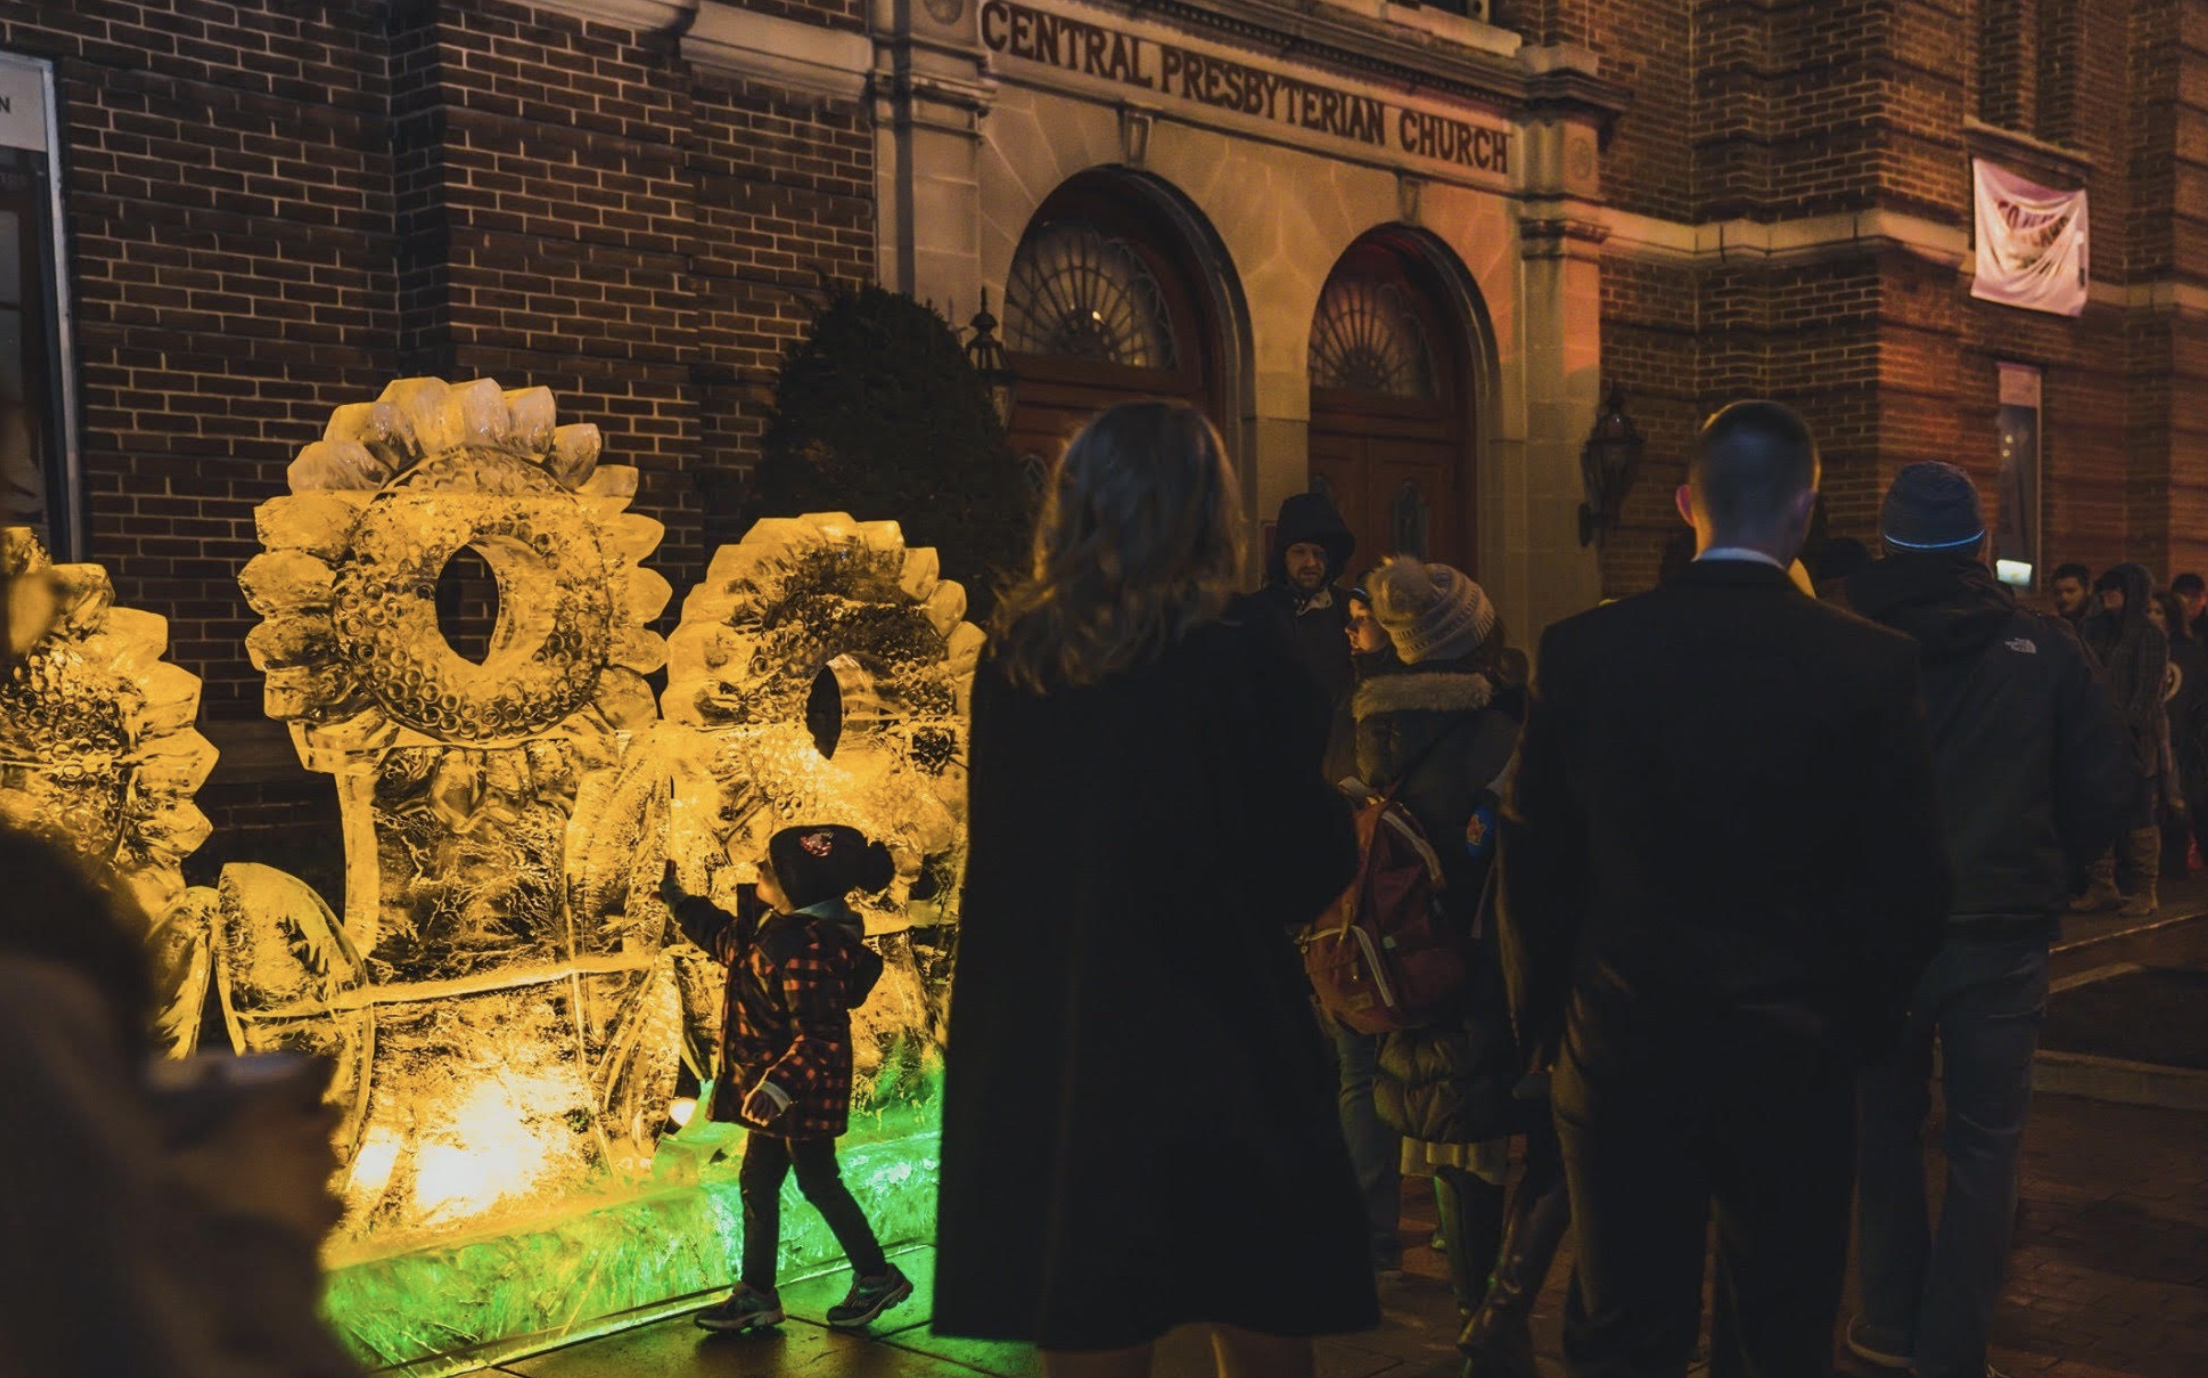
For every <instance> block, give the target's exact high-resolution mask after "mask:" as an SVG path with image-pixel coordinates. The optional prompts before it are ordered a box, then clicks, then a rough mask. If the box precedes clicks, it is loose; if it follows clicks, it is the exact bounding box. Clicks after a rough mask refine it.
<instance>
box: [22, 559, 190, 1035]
mask: <svg viewBox="0 0 2208 1378" xmlns="http://www.w3.org/2000/svg"><path fill="white" fill-rule="evenodd" d="M33 574H40V575H43V576H44V579H43V582H44V583H46V584H47V586H48V587H49V588H50V589H51V590H52V594H53V601H54V606H53V609H52V611H53V614H54V617H53V621H52V623H51V624H50V625H49V626H48V627H47V629H46V631H45V634H44V635H43V636H41V637H39V639H38V640H37V641H36V642H34V643H33V644H32V645H31V646H30V647H29V648H28V649H27V651H26V652H25V654H24V656H23V658H22V660H21V662H20V663H19V664H17V665H16V667H15V668H14V670H13V671H12V673H10V674H9V675H8V676H7V678H6V679H5V680H0V821H4V822H6V823H7V824H8V825H10V826H12V827H17V828H23V829H28V830H30V831H32V832H35V833H38V834H40V835H42V836H45V837H48V838H51V839H52V840H54V841H55V842H57V843H59V844H61V845H62V846H65V847H68V848H70V849H71V850H73V851H75V852H77V853H78V854H79V855H82V856H85V857H88V858H91V859H93V860H95V861H99V862H102V863H105V864H107V865H109V866H111V867H112V868H113V869H114V872H115V874H116V875H117V876H118V877H119V878H120V879H121V880H122V881H123V883H124V884H125V885H127V886H128V887H129V889H130V891H131V893H132V895H133V896H134V897H135V898H136V900H137V902H138V907H139V909H140V910H142V911H143V913H144V916H145V918H146V920H147V922H148V924H149V928H148V931H147V935H146V936H147V941H148V942H149V943H150V944H151V946H152V949H153V952H154V955H155V966H156V973H155V974H156V978H157V981H158V985H159V989H158V991H157V995H158V998H159V1001H160V1007H159V1010H158V1012H157V1026H156V1035H157V1037H158V1038H159V1039H160V1041H161V1042H162V1043H163V1044H164V1045H165V1046H168V1047H170V1048H172V1049H175V1050H177V1051H184V1050H187V1049H189V1048H190V1046H191V1044H192V1042H193V1040H194V1039H195V1038H196V1037H197V1035H198V1032H199V1010H200V1004H201V1001H202V1000H203V999H204V998H205V995H206V990H207V971H208V966H207V944H206V932H205V916H206V903H207V900H208V898H209V897H208V896H207V894H206V893H205V892H187V891H186V889H185V886H184V876H183V873H182V871H181V869H180V866H181V863H182V861H183V859H184V858H185V857H187V856H189V855H191V853H192V852H193V850H194V849H196V848H197V847H198V846H199V844H200V843H201V842H204V841H205V840H206V838H207V833H208V824H207V817H206V815H205V814H202V813H201V812H200V811H199V808H198V806H197V805H196V804H194V803H193V802H192V796H193V795H194V793H196V792H197V791H198V789H199V787H200V785H201V784H202V783H204V782H205V781H206V779H207V774H208V772H209V771H211V770H213V769H214V765H215V748H214V746H213V745H212V744H211V743H209V742H208V741H207V739H206V738H205V737H202V736H200V735H199V733H198V732H197V731H196V730H195V729H194V728H193V723H194V722H195V721H196V720H197V718H198V716H199V677H198V676H196V675H193V674H190V673H188V672H186V671H185V670H184V669H182V668H181V667H179V666H176V665H172V664H170V663H169V662H168V661H166V660H164V659H163V658H162V657H163V655H164V654H165V653H166V651H167V649H168V637H169V628H168V622H167V620H166V619H165V618H161V617H158V616H156V615H154V614H153V613H150V612H141V611H139V610H138V609H136V608H119V607H116V606H115V589H114V586H113V584H112V583H111V582H110V581H109V579H108V576H107V571H106V570H105V569H103V568H101V567H100V566H99V565H90V564H84V565H55V564H52V563H51V562H50V561H49V560H48V558H47V555H46V552H45V550H44V549H43V548H41V547H40V545H39V544H38V541H37V539H36V538H35V537H34V536H33V535H32V534H31V531H30V529H29V528H28V527H5V528H0V584H4V585H6V586H8V587H10V588H12V587H14V586H15V585H16V583H17V582H18V581H19V580H21V579H22V576H25V575H33Z"/></svg>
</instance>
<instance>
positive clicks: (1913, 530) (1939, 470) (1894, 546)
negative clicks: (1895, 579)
mask: <svg viewBox="0 0 2208 1378" xmlns="http://www.w3.org/2000/svg"><path fill="white" fill-rule="evenodd" d="M1878 534H1879V537H1880V538H1881V539H1882V540H1884V541H1885V542H1886V545H1887V548H1888V549H1890V550H1896V551H1900V552H1902V553H1904V554H1918V553H1950V554H1956V555H1960V554H1964V553H1966V552H1968V551H1970V550H1972V549H1973V548H1974V547H1976V546H1977V544H1978V543H1979V542H1980V541H1983V540H1984V539H1985V538H1986V517H1985V509H1984V508H1982V507H1981V506H1980V505H1979V503H1978V486H1977V485H1976V484H1974V483H1972V482H1971V481H1970V475H1968V474H1966V473H1964V472H1963V471H1962V470H1960V469H1958V468H1956V467H1955V466H1954V465H1952V464H1940V463H1936V462H1927V463H1923V464H1912V465H1910V466H1909V467H1908V468H1906V469H1904V470H1902V471H1901V472H1900V473H1899V474H1898V475H1896V476H1895V478H1894V486H1893V487H1892V488H1890V489H1888V490H1887V491H1886V504H1885V506H1883V507H1881V508H1880V509H1879V511H1878Z"/></svg>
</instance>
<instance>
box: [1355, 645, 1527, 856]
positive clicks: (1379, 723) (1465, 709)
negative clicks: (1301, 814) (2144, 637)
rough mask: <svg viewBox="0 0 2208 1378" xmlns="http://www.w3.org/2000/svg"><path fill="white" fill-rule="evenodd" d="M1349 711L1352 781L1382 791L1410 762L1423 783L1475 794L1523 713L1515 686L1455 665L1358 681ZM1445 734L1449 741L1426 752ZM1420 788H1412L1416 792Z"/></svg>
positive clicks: (1505, 752)
mask: <svg viewBox="0 0 2208 1378" xmlns="http://www.w3.org/2000/svg"><path fill="white" fill-rule="evenodd" d="M1349 711H1350V716H1351V717H1352V718H1354V719H1355V720H1356V727H1357V730H1356V743H1357V774H1358V778H1360V779H1362V780H1364V781H1365V782H1366V783H1367V784H1369V785H1372V786H1374V787H1375V788H1383V789H1384V788H1386V787H1387V786H1389V785H1392V784H1394V783H1395V782H1396V781H1397V780H1399V779H1401V778H1402V776H1403V774H1404V772H1405V771H1408V770H1410V769H1411V768H1412V767H1413V766H1414V765H1416V766H1418V775H1419V777H1420V779H1421V780H1422V781H1426V782H1428V783H1429V784H1431V785H1432V786H1433V787H1434V788H1437V789H1440V790H1441V792H1442V793H1444V794H1451V795H1453V794H1455V793H1456V792H1457V791H1458V788H1459V786H1462V787H1464V788H1465V789H1467V790H1471V791H1477V790H1479V789H1481V788H1483V787H1484V786H1486V785H1487V784H1488V782H1489V781H1491V780H1492V779H1494V777H1495V776H1497V775H1499V774H1500V773H1501V772H1502V768H1503V766H1504V765H1505V764H1506V763H1507V762H1508V761H1509V759H1510V750H1511V745H1512V744H1513V743H1514V742H1515V741H1516V740H1517V738H1518V720H1519V719H1520V718H1521V717H1523V716H1524V709H1523V707H1522V700H1521V697H1520V695H1519V692H1518V691H1517V690H1515V689H1511V688H1508V687H1507V686H1499V685H1497V684H1496V683H1495V681H1494V680H1492V679H1490V678H1488V676H1487V675H1485V674H1481V673H1477V672H1474V671H1472V670H1468V669H1466V668H1464V667H1463V666H1462V665H1461V664H1460V665H1458V666H1456V667H1455V668H1451V669H1441V670H1428V669H1423V668H1422V669H1415V670H1405V671H1402V672H1399V673H1397V674H1392V675H1376V676H1374V677H1373V678H1372V679H1369V680H1366V681H1365V682H1364V683H1363V684H1361V685H1359V686H1358V688H1357V692H1356V694H1355V695H1354V696H1353V697H1352V698H1351V699H1350V704H1349ZM1444 737H1448V738H1450V739H1451V740H1450V741H1448V742H1446V743H1442V744H1441V746H1440V747H1439V748H1438V751H1439V754H1438V755H1435V754H1432V751H1433V750H1435V749H1436V743H1439V742H1441V739H1442V738H1444ZM1421 761H1423V762H1424V764H1423V765H1421V764H1419V763H1420V762H1421ZM1460 776H1461V777H1462V778H1461V779H1460V778H1459V777H1460ZM1475 777H1476V778H1475ZM1426 788H1427V786H1426V785H1415V786H1414V790H1415V792H1418V793H1424V792H1425V790H1426ZM1468 800H1469V795H1467V797H1466V799H1465V800H1459V801H1457V803H1456V804H1452V805H1451V806H1450V807H1449V808H1447V809H1444V810H1443V812H1453V811H1455V809H1456V807H1457V805H1458V804H1461V805H1463V808H1464V811H1465V812H1467V813H1469V811H1470V805H1469V802H1468ZM1422 821H1424V820H1422ZM1463 822H1464V820H1463V819H1461V818H1460V819H1457V820H1456V822H1455V824H1454V825H1453V826H1457V827H1462V826H1463Z"/></svg>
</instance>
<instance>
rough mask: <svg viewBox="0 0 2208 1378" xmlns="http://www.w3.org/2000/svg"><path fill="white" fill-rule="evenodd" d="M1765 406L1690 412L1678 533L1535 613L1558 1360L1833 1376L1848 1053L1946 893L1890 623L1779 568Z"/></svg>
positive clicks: (1883, 1008)
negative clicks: (1713, 1288)
mask: <svg viewBox="0 0 2208 1378" xmlns="http://www.w3.org/2000/svg"><path fill="white" fill-rule="evenodd" d="M1816 486H1817V452H1816V446H1815V442H1814V441H1813V440H1812V439H1811V437H1810V434H1809V430H1808V427H1807V426H1806V425H1804V424H1803V422H1802V420H1801V418H1800V417H1799V416H1797V415H1795V414H1794V413H1793V412H1792V411H1790V410H1788V409H1787V408H1785V407H1783V406H1780V405H1778V404H1777V403H1772V402H1742V403H1737V404H1735V405H1733V406H1730V407H1727V408H1726V409H1725V410H1724V411H1721V412H1719V413H1718V414H1717V415H1716V416H1715V417H1713V418H1711V419H1710V421H1709V422H1708V423H1707V424H1706V425H1705V426H1704V427H1703V429H1702V432H1701V435H1700V436H1699V438H1698V440H1697V443H1696V446H1695V452H1694V455H1693V458H1692V461H1691V464H1690V466H1689V471H1688V482H1687V484H1686V485H1685V486H1684V487H1683V488H1681V489H1680V492H1679V507H1680V511H1681V514H1682V515H1683V516H1685V517H1686V518H1687V520H1688V521H1689V522H1690V523H1691V524H1692V525H1693V527H1694V528H1695V532H1696V538H1697V549H1698V551H1699V554H1698V556H1697V558H1696V560H1695V562H1694V564H1692V565H1691V566H1690V567H1689V568H1688V569H1687V570H1686V571H1684V572H1683V573H1681V574H1680V575H1678V576H1677V577H1676V578H1675V579H1674V580H1673V581H1672V582H1671V583H1670V584H1668V585H1666V586H1664V587H1663V588H1661V589H1658V590H1657V591H1655V592H1653V593H1649V594H1644V595H1642V596H1640V597H1637V598H1629V599H1626V600H1624V601H1622V602H1618V603H1613V604H1609V605H1607V606H1605V607H1601V608H1597V609H1595V610H1594V611H1592V612H1589V613H1585V614H1582V615H1580V616H1578V617H1575V618H1571V619H1569V620H1567V621H1565V622H1562V623H1559V624H1557V625H1556V626H1554V627H1552V628H1550V629H1549V632H1548V634H1547V635H1546V636H1545V637H1544V638H1543V640H1542V647H1541V654H1540V657H1539V659H1538V662H1537V672H1536V677H1535V682H1534V690H1533V694H1532V697H1531V701H1530V704H1529V711H1528V715H1527V719H1526V726H1525V731H1524V734H1523V736H1522V737H1521V739H1520V746H1519V757H1518V761H1517V764H1516V766H1515V769H1514V774H1513V779H1512V781H1511V785H1510V789H1509V792H1508V794H1507V796H1506V804H1507V818H1508V830H1507V831H1506V834H1505V838H1504V870H1505V890H1506V897H1507V905H1506V913H1505V918H1504V941H1505V971H1506V975H1508V976H1509V977H1510V979H1511V980H1512V983H1513V995H1514V998H1515V1007H1516V1010H1517V1014H1518V1020H1519V1029H1520V1033H1521V1037H1522V1038H1523V1039H1524V1040H1525V1041H1526V1042H1528V1043H1529V1044H1532V1045H1534V1046H1537V1047H1538V1046H1542V1045H1547V1046H1556V1045H1557V1043H1558V1041H1559V1040H1561V1054H1560V1056H1559V1058H1558V1061H1557V1064H1556V1072H1555V1081H1554V1101H1555V1107H1556V1119H1557V1129H1558V1132H1559V1134H1560V1136H1561V1138H1562V1140H1563V1145H1564V1160H1565V1165H1566V1173H1567V1176H1568V1180H1569V1186H1570V1191H1571V1198H1572V1206H1573V1217H1574V1219H1573V1230H1574V1233H1575V1236H1576V1240H1577V1249H1576V1259H1577V1261H1576V1264H1575V1269H1574V1275H1573V1280H1572V1290H1571V1295H1570V1299H1569V1302H1568V1304H1567V1309H1566V1315H1565V1331H1564V1349H1565V1356H1566V1360H1567V1363H1568V1365H1569V1368H1570V1370H1571V1372H1572V1373H1573V1374H1574V1375H1575V1378H1626V1376H1627V1375H1633V1376H1634V1378H1638V1376H1639V1375H1648V1376H1649V1378H1656V1376H1657V1375H1663V1378H1678V1376H1679V1375H1682V1374H1684V1373H1685V1372H1686V1369H1687V1364H1688V1362H1689V1358H1690V1356H1691V1354H1692V1352H1693V1350H1694V1344H1695V1338H1696V1331H1697V1328H1698V1324H1699V1320H1700V1315H1701V1280H1702V1277H1703V1271H1704V1270H1703V1251H1704V1247H1705V1241H1706V1239H1707V1237H1708V1230H1709V1225H1710V1222H1711V1219H1712V1217H1713V1215H1714V1218H1715V1222H1716V1235H1717V1274H1716V1276H1717V1302H1716V1319H1715V1326H1714V1331H1713V1336H1712V1365H1711V1367H1712V1370H1713V1371H1714V1372H1718V1373H1732V1374H1763V1375H1786V1378H1814V1376H1815V1375H1822V1374H1829V1373H1830V1372H1831V1365H1832V1331H1833V1324H1834V1321H1835V1319H1836V1317H1837V1313H1838V1310H1839V1304H1840V1294H1841V1288H1842V1282H1843V1278H1844V1275H1845V1271H1846V1266H1847V1247H1848V1205H1849V1198H1850V1195H1851V1192H1852V1188H1853V1180H1852V1179H1853V1173H1852V1168H1853V1162H1852V1160H1853V1157H1854V1155H1853V1152H1852V1147H1853V1141H1854V1114H1855V1086H1854V1074H1855V1069H1856V1068H1857V1067H1858V1066H1859V1065H1861V1064H1862V1063H1863V1062H1864V1061H1865V1060H1867V1059H1869V1058H1871V1057H1874V1056H1876V1055H1878V1054H1880V1053H1882V1052H1884V1051H1885V1050H1886V1049H1888V1048H1890V1047H1891V1046H1892V1045H1893V1043H1894V1041H1895V1040H1896V1039H1897V1038H1898V1036H1899V1034H1900V1031H1901V1027H1902V1023H1903V1020H1904V1017H1905V1015H1906V1013H1907V1010H1908V1004H1909V996H1910V992H1911V991H1912V990H1913V989H1914V988H1915V986H1916V983H1917V979H1918V977H1919V976H1920V975H1921V974H1922V972H1923V970H1924V967H1925V965H1926V963H1927V962H1928V961H1929V960H1930V958H1931V955H1932V953H1933V951H1934V950H1935V949H1936V948H1937V947H1938V945H1939V940H1940V934H1941V931H1942V927H1941V926H1942V921H1943V919H1944V917H1945V915H1946V912H1947V889H1948V880H1947V865H1946V859H1945V857H1944V856H1943V854H1942V852H1941V849H1940V837H1939V827H1938V817H1937V811H1936V808H1935V801H1934V797H1933V784H1932V758H1931V751H1930V747H1929V743H1928V741H1927V738H1926V732H1925V723H1924V710H1923V706H1922V701H1921V699H1920V697H1919V694H1918V685H1917V663H1916V662H1917V654H1916V646H1915V645H1914V643H1912V642H1911V641H1910V640H1909V639H1908V638H1907V637H1904V636H1901V635H1899V634H1898V633H1895V632H1890V631H1887V630H1886V629H1884V628H1881V627H1875V626H1873V625H1871V624H1870V623H1868V622H1864V621H1862V620H1860V619H1858V618H1856V617H1853V616H1851V615H1849V614H1847V613H1844V612H1841V611H1839V610H1837V609H1835V608H1832V607H1830V606H1828V605H1825V604H1821V603H1819V602H1816V601H1815V600H1813V599H1810V598H1807V597H1804V596H1803V595H1802V594H1801V593H1799V592H1797V591H1796V590H1795V588H1794V587H1793V585H1792V583H1791V582H1790V580H1789V578H1788V575H1787V570H1786V565H1787V562H1788V561H1790V560H1792V559H1793V558H1794V555H1795V552H1796V550H1797V549H1798V548H1799V546H1800V544H1801V541H1802V537H1803V533H1804V532H1805V531H1806V529H1807V527H1808V523H1809V517H1810V510H1811V507H1812V505H1813V504H1814V502H1815V500H1816Z"/></svg>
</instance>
